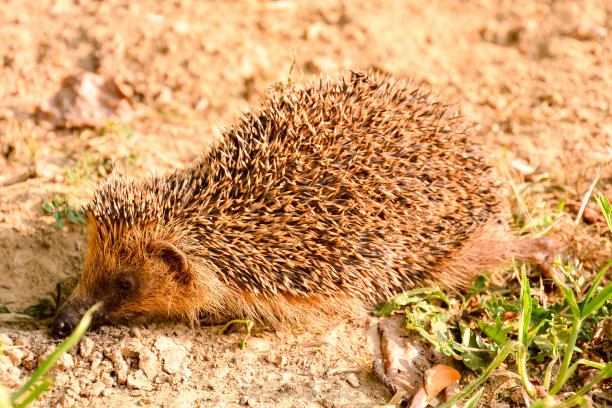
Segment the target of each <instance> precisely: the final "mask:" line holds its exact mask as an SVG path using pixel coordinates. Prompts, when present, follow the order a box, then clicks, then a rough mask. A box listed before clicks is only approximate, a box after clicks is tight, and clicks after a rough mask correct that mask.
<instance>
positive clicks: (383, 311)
mask: <svg viewBox="0 0 612 408" xmlns="http://www.w3.org/2000/svg"><path fill="white" fill-rule="evenodd" d="M397 309H399V306H397V305H396V304H395V303H393V302H392V301H388V302H385V303H383V304H382V305H381V306H380V307H379V308H378V309H376V310H374V316H376V317H380V316H390V315H391V314H392V313H393V312H394V311H396V310H397Z"/></svg>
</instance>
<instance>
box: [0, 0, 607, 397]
mask: <svg viewBox="0 0 612 408" xmlns="http://www.w3.org/2000/svg"><path fill="white" fill-rule="evenodd" d="M611 16H612V3H610V2H609V1H608V2H606V1H603V0H602V1H594V0H584V1H559V2H544V1H542V2H539V1H527V0H518V1H512V2H511V1H495V2H494V1H484V0H481V1H456V0H439V1H432V2H421V1H393V2H391V1H382V0H379V1H339V0H329V1H287V0H280V1H264V0H262V1H235V2H225V1H194V0H185V1H163V2H160V1H156V0H150V1H147V0H139V1H125V0H116V1H104V2H98V1H75V2H73V1H68V0H58V1H55V2H44V1H43V2H39V1H33V0H26V1H15V0H13V1H11V0H8V1H3V2H2V6H1V7H0V65H2V69H1V71H0V184H1V186H0V304H3V305H5V306H6V307H8V308H9V309H10V310H11V311H19V310H22V309H23V308H25V307H26V306H29V305H32V304H36V303H38V302H39V300H40V299H42V298H49V299H54V297H55V288H56V285H57V284H58V283H60V284H61V285H62V288H63V291H62V292H63V293H67V291H68V290H69V289H70V287H71V285H73V284H74V281H75V279H76V277H77V276H78V275H79V273H80V268H81V265H82V261H83V255H84V250H85V248H86V240H85V230H84V228H83V227H82V226H80V225H72V224H69V223H68V225H66V226H65V227H64V228H63V230H62V231H61V232H58V231H56V230H55V225H54V220H53V218H51V217H50V216H48V215H45V214H44V212H43V210H42V208H41V204H42V203H43V202H48V201H50V199H51V198H52V197H53V196H54V195H57V194H67V195H68V197H69V199H70V200H72V202H74V203H79V202H82V201H83V200H86V199H87V198H88V197H90V195H91V186H90V185H87V184H86V183H76V184H75V183H74V182H73V181H72V180H70V179H69V178H67V177H66V169H69V168H73V167H74V166H75V165H76V164H77V163H78V162H79V160H82V158H83V157H84V154H85V153H86V152H87V153H88V154H89V155H90V157H106V158H112V159H114V160H120V159H122V158H126V157H129V156H130V155H134V156H133V157H135V161H134V163H133V164H134V165H133V166H131V167H130V169H129V172H130V173H131V174H134V175H138V174H147V173H148V172H150V171H158V170H165V169H171V168H174V167H178V166H181V165H183V164H184V163H186V162H188V161H189V160H192V159H194V158H195V157H196V156H197V154H198V152H200V151H202V150H203V149H204V148H205V147H206V145H207V144H209V143H210V141H211V140H214V138H215V137H218V136H219V134H220V130H219V129H220V126H222V125H224V124H228V123H231V122H232V121H233V120H234V119H235V118H236V117H237V115H238V114H239V113H240V112H241V111H243V110H245V109H247V108H248V107H249V106H252V105H254V104H256V103H257V100H258V98H259V97H260V96H261V95H262V93H263V92H264V90H265V89H266V87H268V86H270V84H272V83H274V82H278V81H286V80H287V78H288V76H289V72H290V68H291V66H292V63H293V61H294V58H295V67H294V69H293V71H292V73H291V76H292V79H293V81H304V80H307V79H309V78H311V77H312V76H313V75H320V74H323V75H327V74H331V75H334V74H336V73H337V72H339V71H342V70H344V71H346V70H349V69H375V70H379V71H382V72H386V73H390V74H393V75H394V76H396V77H399V78H413V79H414V80H415V81H418V82H422V83H424V84H426V85H428V86H431V87H432V88H434V89H436V90H437V92H438V93H439V94H441V95H442V96H443V97H444V98H445V99H447V100H449V101H450V102H453V103H458V104H459V105H460V107H461V110H462V112H463V114H464V115H465V116H467V117H468V118H469V119H470V120H472V121H474V122H476V123H477V124H478V125H479V126H480V127H479V132H478V135H477V137H478V138H479V139H480V140H481V141H483V142H484V143H485V144H486V146H487V147H488V148H489V149H490V151H491V153H492V154H494V155H495V157H496V160H497V163H498V164H499V167H500V169H501V170H502V173H504V174H509V176H510V178H509V179H510V180H513V183H515V184H516V185H521V186H524V185H525V183H524V182H525V181H527V182H530V183H532V184H529V188H528V191H527V190H521V191H519V195H521V194H522V196H523V198H524V199H525V200H526V201H522V200H516V199H513V200H512V203H513V206H514V208H516V207H517V206H526V207H527V208H528V209H529V210H530V211H531V212H532V213H533V214H535V215H542V214H545V213H546V212H547V211H553V210H554V209H555V208H556V207H557V204H558V202H559V201H560V200H561V199H563V198H565V199H566V200H567V202H571V201H573V202H579V201H580V200H581V199H582V196H583V195H584V193H585V192H586V191H587V190H588V188H589V185H590V184H591V182H592V180H593V179H594V177H595V175H596V174H597V171H598V167H599V166H600V165H603V164H604V163H606V162H607V161H609V160H610V159H612V115H611V113H612V53H611V52H612V38H611V36H610V34H609V32H610V30H611V29H612V27H611V24H612V20H611ZM81 70H87V71H93V72H96V73H98V74H101V75H103V76H105V77H107V78H112V79H114V80H115V81H116V82H117V83H119V84H120V85H121V86H122V89H125V90H126V92H128V93H129V94H130V95H132V101H133V104H134V107H135V111H136V113H137V115H136V117H135V118H134V119H133V120H131V121H130V122H129V123H128V125H129V126H130V128H131V129H133V131H134V133H133V135H132V136H126V135H125V134H123V133H122V132H118V131H112V129H111V130H109V129H107V131H106V132H105V133H104V134H102V133H101V132H93V131H90V130H82V131H70V130H56V131H52V130H48V129H44V128H42V127H40V126H38V125H37V124H36V122H35V120H34V118H33V113H34V111H35V108H36V106H37V105H39V104H40V103H42V102H43V101H45V100H47V99H48V98H50V97H51V96H52V95H53V94H54V93H55V92H57V90H58V89H59V87H60V83H61V80H62V78H64V77H65V76H66V75H69V74H73V73H76V72H79V71H81ZM32 169H33V170H34V171H35V173H36V176H35V177H33V178H29V179H26V180H25V181H20V182H15V180H16V179H20V176H22V175H23V174H27V173H28V171H31V170H32ZM611 185H612V173H611V172H610V169H609V167H608V168H606V167H604V168H603V171H602V173H601V177H600V180H599V184H598V189H599V190H601V191H611V190H610V186H611ZM553 193H554V194H553ZM511 196H512V195H511ZM608 196H610V194H608ZM538 197H539V198H538ZM515 198H516V197H515ZM521 208H523V207H521ZM563 225H565V224H563ZM550 234H551V236H553V237H557V240H558V241H559V242H560V243H561V250H562V251H563V252H564V253H566V254H568V255H569V256H570V257H575V258H576V259H579V260H581V261H583V262H584V265H585V267H586V268H590V269H589V271H590V272H592V271H593V270H595V268H596V267H598V266H601V264H602V263H603V261H605V260H606V259H610V257H612V254H611V253H610V245H609V240H607V239H606V238H604V229H603V227H600V226H597V225H595V226H584V225H581V226H580V227H579V229H578V230H576V232H573V230H572V231H571V232H570V233H568V232H567V230H566V229H565V230H564V227H562V226H557V227H555V228H553V229H552V231H551V232H550ZM580 237H590V238H589V239H580ZM47 323H48V321H43V322H37V323H24V324H21V325H19V324H6V323H5V324H2V326H0V332H1V333H2V334H0V336H3V337H2V339H0V340H4V341H5V342H8V343H13V344H19V345H25V346H26V347H25V348H24V349H23V350H21V352H12V353H11V354H7V355H5V356H3V357H0V372H2V371H3V372H4V373H0V377H1V378H0V380H2V381H3V382H4V383H5V384H7V385H8V386H14V385H15V384H18V383H21V382H23V381H24V379H25V378H26V376H27V375H28V374H29V373H31V370H32V369H33V368H34V367H35V365H36V362H37V361H38V359H39V358H40V357H41V356H44V355H45V354H46V353H48V352H49V350H51V349H52V347H53V346H54V345H56V344H58V342H57V341H56V340H53V339H51V338H50V336H49V334H48V329H47V328H46V324H47ZM0 324H1V323H0ZM215 332H216V328H208V327H203V328H195V329H193V330H192V329H190V328H188V327H185V326H182V325H178V326H176V325H170V324H157V325H155V324H150V325H145V326H142V325H137V326H134V327H132V328H127V327H119V328H104V330H102V331H99V332H97V333H94V334H89V335H88V336H87V338H88V339H89V340H87V341H86V342H83V343H81V345H80V346H79V348H77V349H75V350H74V351H73V354H71V355H70V356H69V357H66V358H64V359H63V360H62V362H61V364H60V366H59V368H57V369H56V370H55V382H56V386H55V387H54V388H53V390H52V391H50V392H48V393H47V394H45V396H44V397H43V399H42V400H40V401H38V402H37V403H36V404H35V405H36V406H41V407H42V406H57V404H58V403H59V405H60V406H71V405H73V404H74V405H75V406H79V407H80V406H94V407H107V406H132V405H134V406H164V407H165V406H168V407H170V406H172V407H175V406H185V407H187V406H202V407H234V406H240V404H241V403H242V404H243V405H248V406H257V407H268V406H277V407H320V406H323V407H370V406H373V405H376V404H382V403H384V402H385V401H386V400H388V398H389V397H390V395H389V394H388V393H387V391H385V390H384V389H383V388H382V387H381V386H380V385H379V384H377V383H376V382H375V381H374V380H373V378H372V377H371V376H370V375H369V374H368V373H367V372H366V371H365V370H363V369H362V368H360V364H359V363H360V362H361V361H367V360H369V359H371V358H375V357H377V355H378V353H379V350H378V343H377V339H376V337H377V336H376V320H374V319H372V320H368V321H346V322H344V321H338V322H337V323H336V324H335V326H332V327H328V328H325V329H321V328H305V329H304V330H303V331H298V332H296V331H281V332H274V331H270V330H267V329H266V328H263V327H259V328H257V329H256V332H255V335H254V337H253V338H251V339H250V340H249V343H248V348H247V350H245V351H240V350H238V349H237V348H236V342H237V341H238V340H239V338H240V334H232V335H229V336H222V337H217V336H216V334H215ZM499 404H500V405H499V406H501V404H502V402H499ZM503 404H506V402H503Z"/></svg>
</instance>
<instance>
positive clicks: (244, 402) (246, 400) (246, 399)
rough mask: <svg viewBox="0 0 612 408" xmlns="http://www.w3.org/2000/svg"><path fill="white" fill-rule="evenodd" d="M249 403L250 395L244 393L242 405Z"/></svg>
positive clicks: (241, 400)
mask: <svg viewBox="0 0 612 408" xmlns="http://www.w3.org/2000/svg"><path fill="white" fill-rule="evenodd" d="M248 403H249V396H248V395H243V396H242V397H240V405H246V404H248Z"/></svg>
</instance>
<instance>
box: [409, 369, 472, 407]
mask: <svg viewBox="0 0 612 408" xmlns="http://www.w3.org/2000/svg"><path fill="white" fill-rule="evenodd" d="M460 379H461V375H460V374H459V373H458V372H457V370H455V369H454V368H451V367H449V366H446V365H443V364H438V365H437V366H434V367H431V368H430V369H429V370H427V371H425V374H424V378H423V385H422V386H421V388H419V390H418V391H417V392H416V394H415V395H414V398H413V399H412V403H411V404H410V408H425V407H426V406H427V405H429V403H430V402H431V401H432V400H433V399H434V398H436V397H437V396H438V394H439V393H440V391H442V390H443V389H445V388H446V387H448V386H449V385H451V384H453V383H455V382H457V381H459V380H460Z"/></svg>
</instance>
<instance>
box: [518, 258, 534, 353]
mask: <svg viewBox="0 0 612 408" xmlns="http://www.w3.org/2000/svg"><path fill="white" fill-rule="evenodd" d="M530 322H531V288H530V287H529V280H528V279H527V273H526V272H525V265H523V266H522V267H521V310H520V317H519V333H518V341H520V342H521V343H523V345H524V346H525V347H527V344H526V343H527V334H528V333H529V323H530Z"/></svg>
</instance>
